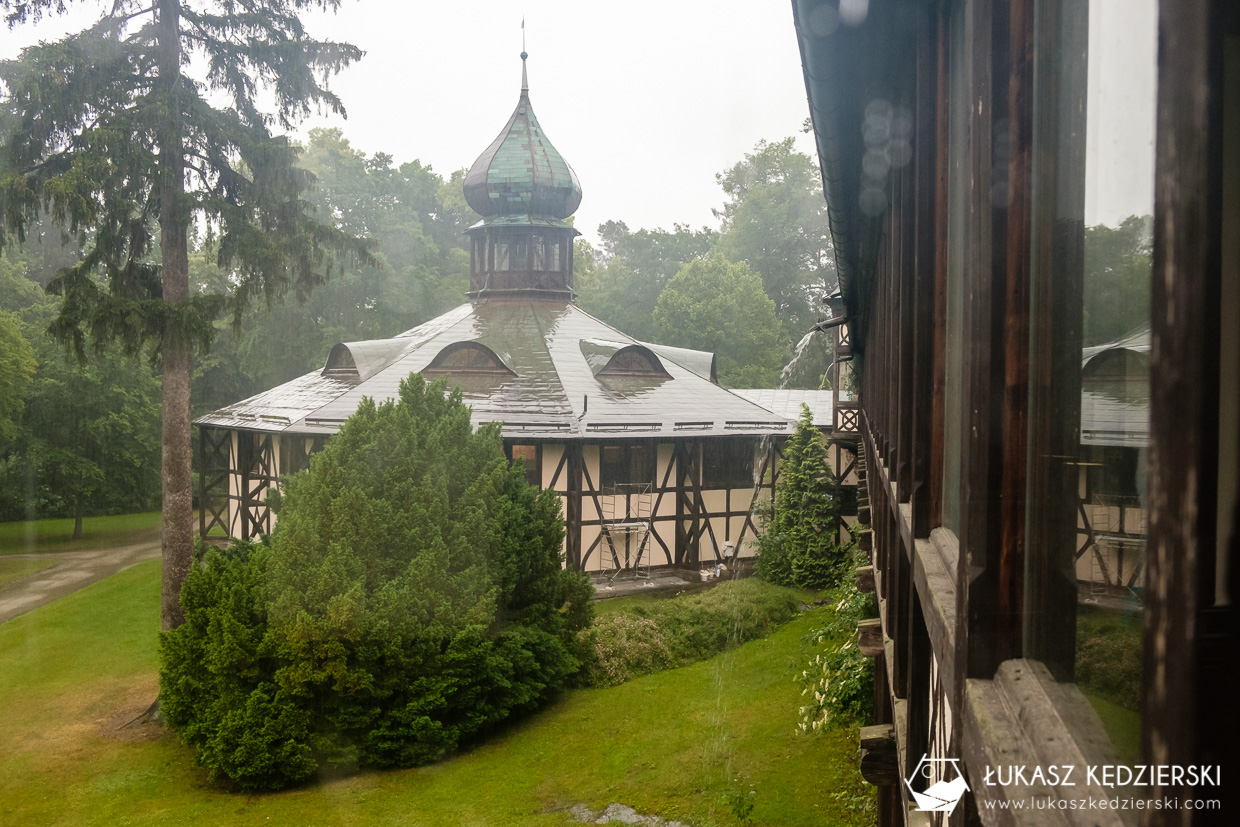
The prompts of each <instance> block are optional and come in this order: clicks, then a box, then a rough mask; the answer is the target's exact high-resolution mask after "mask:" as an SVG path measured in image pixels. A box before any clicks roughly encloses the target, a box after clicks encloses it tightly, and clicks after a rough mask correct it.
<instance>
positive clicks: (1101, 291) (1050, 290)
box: [1025, 0, 1158, 761]
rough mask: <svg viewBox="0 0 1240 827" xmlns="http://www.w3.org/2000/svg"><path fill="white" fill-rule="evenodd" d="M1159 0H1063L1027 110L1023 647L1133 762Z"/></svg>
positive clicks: (1146, 430)
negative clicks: (1050, 149) (1030, 235)
mask: <svg viewBox="0 0 1240 827" xmlns="http://www.w3.org/2000/svg"><path fill="white" fill-rule="evenodd" d="M1064 8H1068V7H1067V6H1064ZM1157 12H1158V7H1157V0H1139V2H1137V1H1135V0H1092V2H1091V3H1089V5H1088V10H1087V11H1086V10H1085V9H1084V8H1080V7H1077V8H1076V9H1073V10H1070V11H1068V12H1066V13H1065V21H1064V25H1063V26H1062V27H1061V29H1060V30H1059V32H1057V33H1056V34H1055V37H1056V38H1057V39H1058V41H1059V43H1058V47H1059V63H1058V65H1057V67H1056V70H1055V73H1054V76H1053V77H1051V81H1052V82H1053V83H1055V84H1057V85H1058V89H1059V102H1058V105H1057V108H1056V110H1055V111H1053V112H1048V111H1042V112H1039V113H1037V114H1035V122H1036V121H1037V120H1038V119H1039V118H1048V119H1057V120H1058V123H1057V125H1056V128H1055V129H1054V130H1050V129H1048V128H1046V127H1045V126H1043V127H1042V129H1041V132H1042V134H1055V135H1058V136H1059V137H1058V139H1057V140H1058V146H1056V147H1055V148H1054V150H1055V157H1054V158H1053V159H1052V160H1049V161H1046V160H1037V161H1035V165H1036V164H1039V163H1046V164H1049V165H1051V166H1054V167H1055V169H1054V171H1053V172H1052V173H1047V174H1049V175H1053V176H1054V177H1055V180H1056V184H1055V187H1056V190H1055V193H1054V197H1050V198H1045V199H1043V200H1042V202H1041V203H1038V204H1037V205H1036V206H1035V209H1036V210H1041V211H1042V212H1043V213H1044V215H1043V216H1041V217H1040V218H1035V221H1034V226H1035V228H1039V227H1041V228H1043V229H1042V230H1041V232H1043V233H1044V234H1045V237H1044V239H1043V243H1041V244H1039V243H1036V242H1035V245H1034V257H1033V267H1032V270H1033V272H1034V285H1033V290H1032V293H1031V295H1032V296H1033V300H1032V307H1033V309H1032V314H1033V315H1032V321H1033V324H1032V346H1031V352H1032V356H1031V365H1030V368H1031V370H1030V375H1031V386H1030V400H1031V402H1030V405H1031V409H1030V438H1029V445H1030V458H1029V461H1030V481H1029V490H1028V503H1029V512H1028V520H1027V525H1028V543H1027V547H1028V556H1027V560H1028V565H1029V571H1028V576H1027V593H1026V603H1027V604H1028V605H1027V617H1026V634H1025V648H1026V650H1027V654H1029V655H1030V656H1033V657H1038V658H1040V659H1044V660H1046V661H1047V662H1048V666H1050V667H1051V669H1052V672H1054V673H1056V674H1057V675H1058V676H1059V677H1061V678H1072V679H1074V680H1075V681H1076V683H1077V685H1078V687H1079V688H1080V689H1081V691H1082V692H1083V693H1084V694H1085V696H1086V697H1087V698H1088V699H1089V701H1090V703H1091V704H1092V705H1093V706H1094V708H1095V709H1096V710H1097V711H1098V713H1099V716H1100V718H1101V719H1102V721H1103V724H1104V726H1105V727H1106V728H1107V731H1108V733H1109V734H1110V736H1111V739H1112V743H1113V745H1114V746H1115V748H1116V750H1117V752H1118V753H1119V755H1120V758H1121V759H1122V760H1126V761H1135V760H1137V759H1138V758H1139V750H1140V746H1139V743H1140V715H1139V713H1140V700H1141V640H1142V639H1141V625H1142V618H1141V614H1142V611H1143V604H1144V600H1143V598H1144V595H1143V592H1144V566H1145V532H1146V499H1145V498H1146V463H1147V459H1148V448H1149V353H1150V275H1151V262H1152V256H1151V226H1152V218H1151V214H1152V212H1153V204H1154V184H1153V181H1154V106H1155V99H1156V95H1155V93H1156V88H1155V82H1156V78H1157V72H1156V62H1155V61H1156V44H1157V22H1158V15H1157ZM1073 14H1075V15H1078V17H1077V18H1076V19H1075V20H1073V19H1069V18H1071V17H1072V15H1073ZM1046 34H1047V33H1044V32H1040V33H1039V36H1045V35H1046ZM1082 101H1083V106H1082ZM1035 131H1037V130H1035ZM1038 174H1039V173H1038V171H1037V170H1036V169H1035V179H1036V178H1037V176H1038ZM1035 231H1037V230H1036V229H1035ZM1073 620H1074V622H1073ZM1060 653H1063V654H1062V655H1060Z"/></svg>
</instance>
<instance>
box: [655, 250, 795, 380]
mask: <svg viewBox="0 0 1240 827" xmlns="http://www.w3.org/2000/svg"><path fill="white" fill-rule="evenodd" d="M654 325H655V331H656V333H657V338H656V339H655V341H657V342H660V343H662V344H668V345H674V346H676V347H687V348H694V349H697V350H708V351H711V352H712V353H714V354H715V358H716V359H717V360H718V361H717V366H718V372H719V381H720V382H721V383H723V384H725V385H731V386H733V387H740V388H770V387H774V386H775V384H776V382H778V380H779V368H780V363H781V361H782V358H783V354H784V351H785V342H784V339H783V335H782V332H781V327H780V324H779V320H778V319H777V318H775V303H774V302H773V301H771V299H770V297H768V296H767V295H766V294H765V293H764V292H762V280H761V279H759V278H758V277H757V276H756V275H754V274H753V272H751V271H750V269H749V266H748V265H746V264H743V263H742V264H737V263H734V262H731V261H728V260H727V259H725V258H723V257H722V256H719V255H712V256H709V257H708V258H706V259H705V260H701V261H693V262H690V263H689V264H686V265H685V266H684V267H682V268H681V269H680V272H679V273H677V274H676V277H675V278H673V279H672V280H671V281H670V282H668V284H667V287H666V288H665V289H664V290H663V292H662V293H661V294H660V295H659V301H658V303H657V305H656V307H655V310H654Z"/></svg>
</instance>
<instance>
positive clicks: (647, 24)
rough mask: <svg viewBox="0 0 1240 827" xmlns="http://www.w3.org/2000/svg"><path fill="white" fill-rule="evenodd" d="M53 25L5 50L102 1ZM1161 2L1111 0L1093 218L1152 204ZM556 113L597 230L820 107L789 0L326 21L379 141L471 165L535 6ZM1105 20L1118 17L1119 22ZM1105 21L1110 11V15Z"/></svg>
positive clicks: (369, 15)
mask: <svg viewBox="0 0 1240 827" xmlns="http://www.w3.org/2000/svg"><path fill="white" fill-rule="evenodd" d="M78 5H80V6H81V8H80V9H77V8H75V10H74V13H73V14H71V15H69V16H67V17H66V18H54V19H52V20H49V21H46V22H45V23H43V24H40V25H39V26H37V27H30V26H26V27H22V28H19V29H17V30H15V31H13V32H9V31H6V30H4V29H3V27H0V57H15V56H16V55H17V54H18V52H19V51H20V49H21V47H22V46H23V45H25V44H27V43H30V42H33V41H34V40H35V39H37V38H55V37H58V36H60V35H61V34H63V33H64V32H66V31H71V30H75V29H79V28H81V27H82V26H83V25H85V24H86V23H87V22H89V21H90V20H91V19H93V16H94V10H95V9H97V8H98V5H99V4H98V0H80V3H79V4H78ZM1155 6H1156V4H1155V2H1154V0H1140V1H1139V2H1137V3H1136V4H1135V5H1133V3H1132V0H1095V2H1094V3H1093V4H1092V5H1091V26H1090V29H1091V31H1090V46H1091V59H1090V111H1089V130H1088V133H1089V134H1088V146H1087V166H1088V169H1087V182H1086V183H1087V194H1086V221H1087V223H1090V224H1093V223H1096V222H1105V223H1108V224H1114V223H1118V221H1119V220H1122V218H1124V217H1125V216H1127V215H1131V214H1134V213H1136V214H1140V213H1145V212H1150V211H1151V206H1152V201H1153V127H1154V119H1153V102H1154V100H1153V85H1154V73H1153V68H1154V55H1155V41H1156V10H1155ZM523 17H524V19H525V21H526V29H525V35H526V48H527V51H528V52H529V54H530V59H529V73H530V97H531V100H532V102H533V105H534V110H535V112H536V113H537V114H538V119H539V122H540V123H541V124H542V126H543V128H544V129H545V130H546V132H547V135H548V136H549V137H550V138H551V141H552V142H553V143H554V144H555V146H556V147H557V148H558V149H559V150H560V152H561V153H562V154H563V155H564V157H565V158H567V159H568V161H569V163H570V164H572V165H573V168H574V169H575V170H576V171H577V175H578V177H579V178H580V179H581V183H582V189H583V190H584V198H583V200H582V204H581V208H580V209H579V210H578V211H577V220H576V224H577V227H578V229H580V230H582V231H583V232H584V233H585V234H586V237H587V238H590V239H591V240H594V239H595V237H596V233H595V230H596V228H597V226H598V225H599V224H600V223H601V222H603V221H606V220H608V219H613V218H614V219H619V220H623V221H625V222H626V223H627V224H628V225H629V226H630V227H632V228H634V229H636V228H638V227H668V228H670V227H671V225H672V224H673V223H674V222H680V223H686V224H690V225H691V226H694V227H700V226H702V225H711V226H715V225H716V223H717V222H716V220H715V218H714V217H713V215H712V214H711V209H712V208H717V207H719V206H720V205H721V204H722V201H723V194H722V192H721V191H720V190H719V188H718V185H717V184H716V183H715V175H716V173H718V172H721V171H723V170H724V169H725V168H727V167H729V166H731V165H732V164H734V163H736V162H737V161H739V160H740V159H741V157H742V156H743V154H744V153H745V152H747V151H750V150H752V149H753V146H754V144H755V143H757V142H758V141H759V140H760V139H764V138H765V139H767V140H779V139H782V138H785V137H787V136H789V135H793V136H796V138H797V144H798V146H799V148H800V149H801V150H802V151H804V152H807V153H809V154H811V155H812V154H813V153H814V145H813V141H812V138H811V136H808V135H804V134H802V133H801V132H800V129H801V124H802V123H803V121H804V120H805V118H806V117H807V116H808V114H809V109H808V105H807V103H806V100H805V85H804V79H803V76H802V73H801V61H800V54H799V52H798V50H797V44H796V37H795V32H794V29H793V26H792V7H791V3H790V2H787V0H661V1H660V2H653V1H652V0H628V2H626V3H623V4H614V3H608V4H604V3H598V2H590V1H589V0H526V2H512V0H457V2H427V1H426V0H423V2H417V0H342V3H341V8H340V11H339V13H338V14H336V15H329V14H325V13H315V14H312V15H309V16H308V18H307V25H308V26H309V28H310V30H311V32H312V33H314V34H315V35H316V36H319V37H324V38H332V39H338V40H345V41H348V42H351V43H354V44H355V45H357V46H359V47H361V48H362V49H364V50H366V56H365V57H364V58H363V59H362V60H361V61H360V62H359V63H357V64H355V65H354V66H352V67H350V68H349V69H346V70H345V71H344V73H343V74H341V75H339V76H338V77H336V78H335V79H334V80H333V81H332V88H333V89H334V90H335V91H336V92H337V93H338V94H339V95H340V96H341V98H342V99H343V100H344V103H345V105H346V107H347V108H348V111H349V117H348V120H347V121H342V120H340V119H339V118H327V117H315V118H312V119H310V120H309V121H307V122H306V123H305V124H303V125H302V127H301V129H300V130H299V132H300V134H301V135H303V136H304V134H305V133H306V132H307V131H308V130H309V129H310V128H311V127H314V126H339V127H341V128H342V129H343V130H344V133H345V135H346V137H348V138H349V140H350V141H352V143H353V145H354V146H355V147H357V148H359V149H361V150H362V151H364V152H366V153H367V154H371V153H374V152H386V153H388V154H390V155H392V156H394V157H395V159H396V161H397V162H398V163H399V162H403V161H410V160H413V159H415V158H416V159H419V160H421V161H422V162H423V163H427V164H430V165H431V166H432V167H434V169H435V170H437V171H438V172H440V173H441V174H443V175H445V176H446V175H447V174H449V173H450V172H451V171H452V170H453V169H457V168H460V167H467V166H469V165H470V164H471V163H472V162H473V160H474V159H475V158H476V157H477V156H478V155H479V154H480V153H481V152H482V150H483V149H485V148H486V147H487V146H488V145H489V144H490V143H491V141H492V139H494V137H495V136H496V135H497V134H498V132H499V130H500V128H501V127H503V125H504V123H505V122H506V121H507V119H508V116H509V114H511V112H512V109H513V107H514V106H515V105H516V102H517V95H518V89H519V87H520V74H521V72H520V70H521V61H520V59H519V57H518V55H519V54H520V52H521V34H522V32H521V20H522V18H523ZM1104 18H1105V19H1104ZM1104 24H1105V25H1104Z"/></svg>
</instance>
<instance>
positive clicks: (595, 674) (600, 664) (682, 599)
mask: <svg viewBox="0 0 1240 827" xmlns="http://www.w3.org/2000/svg"><path fill="white" fill-rule="evenodd" d="M796 612H797V600H796V594H795V592H794V591H793V590H791V589H787V588H782V587H779V586H774V585H771V584H769V583H764V582H762V581H760V580H754V579H750V580H734V581H729V582H727V583H720V584H719V585H718V586H716V587H715V588H713V589H710V590H709V591H705V592H699V593H695V594H687V595H681V596H678V597H674V598H670V599H666V600H652V601H650V602H646V603H640V604H638V605H636V606H633V607H631V608H629V609H628V610H626V611H624V612H619V613H616V614H613V615H609V616H606V617H600V618H598V619H596V620H595V621H594V623H593V625H592V626H591V627H590V628H589V629H588V630H585V631H583V632H582V633H580V635H579V639H580V640H582V641H585V642H587V643H588V644H589V646H590V647H591V648H592V650H593V654H594V657H593V658H592V660H591V662H590V663H589V666H588V670H587V672H586V673H585V675H584V676H583V683H585V684H587V685H590V686H615V685H616V684H621V683H624V682H625V681H627V680H629V679H630V678H634V677H637V676H639V675H645V674H648V673H650V672H655V671H658V670H660V669H667V668H671V667H676V666H684V665H685V664H689V663H694V662H696V661H699V660H703V659H705V658H708V657H711V656H712V655H715V654H718V653H719V652H723V651H726V650H727V649H731V648H733V647H735V646H739V645H740V644H742V643H744V642H746V641H749V640H755V639H757V638H760V637H763V636H765V635H766V634H767V633H768V632H770V631H771V630H772V628H773V627H774V626H778V625H779V624H781V623H786V622H787V621H789V620H791V619H792V618H793V617H794V616H795V615H796Z"/></svg>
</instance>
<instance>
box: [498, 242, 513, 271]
mask: <svg viewBox="0 0 1240 827" xmlns="http://www.w3.org/2000/svg"><path fill="white" fill-rule="evenodd" d="M495 269H496V270H500V271H503V270H511V269H512V254H511V250H510V249H509V247H508V243H507V242H505V241H499V242H496V244H495Z"/></svg>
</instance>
